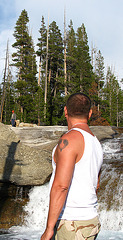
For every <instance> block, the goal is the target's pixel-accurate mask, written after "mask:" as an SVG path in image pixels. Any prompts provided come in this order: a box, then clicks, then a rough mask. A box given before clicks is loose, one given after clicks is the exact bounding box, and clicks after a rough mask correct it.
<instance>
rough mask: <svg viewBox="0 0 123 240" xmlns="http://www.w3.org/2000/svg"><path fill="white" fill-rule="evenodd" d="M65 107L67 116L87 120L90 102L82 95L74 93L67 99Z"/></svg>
mask: <svg viewBox="0 0 123 240" xmlns="http://www.w3.org/2000/svg"><path fill="white" fill-rule="evenodd" d="M66 107H67V113H68V116H70V117H76V118H87V119H88V116H89V111H90V108H91V100H90V98H89V97H88V96H87V95H85V94H84V93H74V94H72V95H70V97H69V98H68V100H67V103H66Z"/></svg>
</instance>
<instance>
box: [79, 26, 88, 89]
mask: <svg viewBox="0 0 123 240" xmlns="http://www.w3.org/2000/svg"><path fill="white" fill-rule="evenodd" d="M76 38H77V41H76V44H77V46H76V79H77V86H76V91H83V92H84V93H87V94H88V92H89V88H90V86H91V83H92V65H91V58H90V55H89V46H88V37H87V33H86V29H85V26H84V24H82V26H81V27H79V28H78V29H77V33H76Z"/></svg>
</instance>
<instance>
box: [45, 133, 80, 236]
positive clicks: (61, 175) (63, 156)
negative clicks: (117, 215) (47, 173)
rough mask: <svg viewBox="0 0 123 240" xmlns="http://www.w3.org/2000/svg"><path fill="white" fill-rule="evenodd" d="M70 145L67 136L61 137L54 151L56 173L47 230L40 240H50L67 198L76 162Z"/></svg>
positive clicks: (74, 153)
mask: <svg viewBox="0 0 123 240" xmlns="http://www.w3.org/2000/svg"><path fill="white" fill-rule="evenodd" d="M72 144H73V143H72V142H71V141H69V136H68V137H66V136H63V137H62V138H61V139H60V141H59V143H58V146H57V149H56V153H55V161H56V173H55V178H54V182H53V185H52V188H51V193H50V205H49V213H48V220H47V228H46V231H45V233H44V234H43V236H42V237H41V240H49V239H50V238H48V237H49V236H51V235H52V234H53V229H54V226H55V224H56V222H57V220H58V217H59V215H60V213H61V210H62V208H63V205H64V202H65V200H66V197H67V193H68V189H69V185H70V183H71V179H72V175H73V171H74V166H75V161H76V152H75V150H73V145H72Z"/></svg>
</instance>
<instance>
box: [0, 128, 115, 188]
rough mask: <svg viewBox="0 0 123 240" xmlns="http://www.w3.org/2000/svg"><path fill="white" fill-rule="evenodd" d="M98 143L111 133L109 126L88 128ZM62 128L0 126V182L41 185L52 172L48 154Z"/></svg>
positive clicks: (63, 129) (65, 129) (61, 132)
mask: <svg viewBox="0 0 123 240" xmlns="http://www.w3.org/2000/svg"><path fill="white" fill-rule="evenodd" d="M91 130H92V132H93V133H94V134H95V135H96V136H97V138H98V139H99V140H101V139H105V138H111V136H112V135H113V134H114V133H115V131H113V130H112V128H111V127H110V126H96V127H95V126H94V127H91ZM66 131H67V127H65V126H40V127H38V126H35V127H11V126H6V125H4V124H2V123H0V153H1V154H0V181H1V182H3V183H4V182H11V183H15V184H16V185H20V186H24V185H25V186H27V185H32V186H35V185H42V184H44V183H45V182H47V181H48V180H49V178H50V175H51V172H52V166H51V154H52V149H53V147H54V146H55V145H56V144H57V142H58V139H59V137H60V136H61V135H62V134H64V133H65V132H66Z"/></svg>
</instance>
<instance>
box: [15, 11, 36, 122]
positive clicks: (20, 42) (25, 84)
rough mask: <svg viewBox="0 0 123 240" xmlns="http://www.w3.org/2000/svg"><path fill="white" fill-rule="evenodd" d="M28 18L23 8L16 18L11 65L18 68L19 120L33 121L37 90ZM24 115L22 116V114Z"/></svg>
mask: <svg viewBox="0 0 123 240" xmlns="http://www.w3.org/2000/svg"><path fill="white" fill-rule="evenodd" d="M28 22H29V18H28V16H27V12H26V11H25V10H23V11H22V12H21V15H20V17H19V18H18V20H17V23H16V27H15V31H14V34H13V35H14V37H15V39H16V41H15V43H14V44H13V47H14V48H15V49H17V51H16V52H15V53H13V55H12V57H13V65H14V66H16V68H17V69H18V72H17V76H18V78H17V82H16V83H15V87H16V89H17V93H18V96H17V102H18V104H19V105H20V110H21V120H22V119H24V120H25V121H27V122H30V121H31V122H33V121H34V119H36V117H34V115H35V114H34V112H35V111H34V98H35V93H36V92H37V90H38V84H37V78H36V74H37V66H36V55H35V51H34V46H33V41H32V37H31V36H30V35H29V31H28V26H27V23H28ZM23 115H24V116H23Z"/></svg>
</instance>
